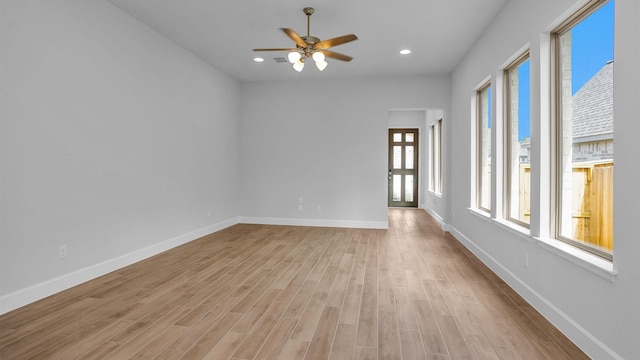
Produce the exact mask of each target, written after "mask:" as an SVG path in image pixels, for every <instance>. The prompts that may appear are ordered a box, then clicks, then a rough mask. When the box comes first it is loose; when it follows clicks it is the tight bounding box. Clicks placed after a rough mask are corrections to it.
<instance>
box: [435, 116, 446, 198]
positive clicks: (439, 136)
mask: <svg viewBox="0 0 640 360" xmlns="http://www.w3.org/2000/svg"><path fill="white" fill-rule="evenodd" d="M436 124H437V126H436V128H437V129H438V131H437V132H436V139H437V141H438V145H437V147H436V149H437V150H438V157H437V160H438V162H437V164H436V173H437V182H436V186H435V192H436V193H437V194H442V183H443V181H444V175H443V171H442V170H443V168H444V165H443V163H444V147H443V146H442V139H443V136H442V133H443V128H442V125H443V122H442V118H440V119H438V121H436Z"/></svg>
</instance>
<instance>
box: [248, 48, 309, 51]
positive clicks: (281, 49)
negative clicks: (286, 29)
mask: <svg viewBox="0 0 640 360" xmlns="http://www.w3.org/2000/svg"><path fill="white" fill-rule="evenodd" d="M253 51H298V49H296V48H270V49H253Z"/></svg>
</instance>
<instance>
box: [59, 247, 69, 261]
mask: <svg viewBox="0 0 640 360" xmlns="http://www.w3.org/2000/svg"><path fill="white" fill-rule="evenodd" d="M67 250H68V249H67V245H60V247H59V248H58V259H64V258H66V257H67V255H68V251H67Z"/></svg>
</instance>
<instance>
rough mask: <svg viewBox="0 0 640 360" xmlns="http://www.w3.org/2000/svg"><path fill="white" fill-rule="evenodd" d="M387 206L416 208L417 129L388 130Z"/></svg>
mask: <svg viewBox="0 0 640 360" xmlns="http://www.w3.org/2000/svg"><path fill="white" fill-rule="evenodd" d="M388 175H389V206H390V207H418V129H389V174H388Z"/></svg>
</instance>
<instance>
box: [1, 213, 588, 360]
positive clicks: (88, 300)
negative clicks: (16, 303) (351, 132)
mask: <svg viewBox="0 0 640 360" xmlns="http://www.w3.org/2000/svg"><path fill="white" fill-rule="evenodd" d="M389 220H390V229H389V230H388V231H385V230H362V229H334V228H307V227H286V226H263V225H236V226H233V227H231V228H228V229H225V230H223V231H220V232H218V233H215V234H213V235H210V236H206V237H204V238H202V239H199V240H196V241H194V242H191V243H189V244H187V245H184V246H181V247H179V248H176V249H173V250H171V251H168V252H166V253H163V254H161V255H158V256H156V257H153V258H151V259H148V260H145V261H143V262H140V263H138V264H135V265H132V266H129V267H127V268H124V269H122V270H119V271H116V272H114V273H111V274H108V275H106V276H103V277H100V278H98V279H95V280H93V281H90V282H88V283H85V284H83V285H80V286H77V287H75V288H72V289H69V290H67V291H64V292H61V293H59V294H56V295H54V296H51V297H49V298H47V299H44V300H41V301H38V302H36V303H34V304H31V305H28V306H26V307H24V308H21V309H18V310H16V311H13V312H10V313H8V314H5V315H3V316H0V359H118V360H120V359H128V358H134V359H203V358H207V359H254V358H255V359H278V358H280V359H326V358H331V359H352V358H353V359H425V358H426V359H437V360H444V359H509V360H514V359H526V360H532V359H553V360H558V359H560V360H561V359H567V360H568V359H588V357H587V356H586V355H584V354H583V353H582V352H581V351H580V350H579V349H578V348H577V347H576V346H574V345H573V344H572V343H571V342H570V341H569V340H568V339H567V338H566V337H564V336H563V335H562V334H561V333H560V332H559V331H558V330H556V329H555V328H554V327H553V326H552V325H551V324H550V323H549V322H547V321H546V320H545V319H544V318H543V317H542V316H541V315H539V314H538V313H537V312H536V311H535V310H534V309H533V308H531V307H530V306H529V305H528V304H527V303H526V302H525V301H524V300H523V299H522V298H520V297H519V296H518V295H517V294H516V293H514V291H512V290H511V289H510V288H509V287H508V286H507V285H506V284H505V283H504V282H503V281H501V280H500V279H499V278H498V277H497V276H496V275H495V274H493V273H492V272H491V271H490V270H489V269H488V268H487V267H485V266H484V265H483V264H482V263H481V262H480V261H478V260H477V259H476V258H475V257H474V256H473V255H471V253H469V252H468V251H467V250H466V249H464V248H463V247H462V246H461V245H459V243H457V241H456V240H455V239H454V238H452V237H451V236H449V235H446V234H445V233H443V232H442V231H441V230H440V228H439V225H438V224H437V223H436V222H435V221H433V219H431V218H430V217H429V216H428V215H427V214H426V213H425V212H424V211H422V210H415V209H390V210H389Z"/></svg>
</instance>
